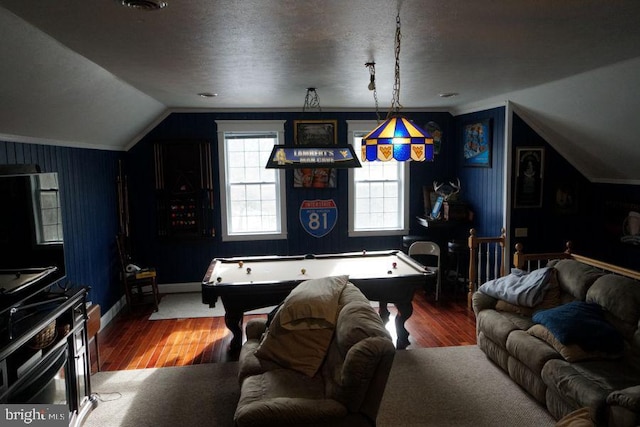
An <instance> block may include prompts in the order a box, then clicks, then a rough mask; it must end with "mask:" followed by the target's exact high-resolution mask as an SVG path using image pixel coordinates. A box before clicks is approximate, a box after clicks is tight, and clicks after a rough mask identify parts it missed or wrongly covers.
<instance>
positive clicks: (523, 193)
mask: <svg viewBox="0 0 640 427" xmlns="http://www.w3.org/2000/svg"><path fill="white" fill-rule="evenodd" d="M516 168H517V169H516V192H515V200H514V201H515V203H514V206H515V207H516V208H540V207H542V183H543V178H544V148H543V147H520V148H517V149H516Z"/></svg>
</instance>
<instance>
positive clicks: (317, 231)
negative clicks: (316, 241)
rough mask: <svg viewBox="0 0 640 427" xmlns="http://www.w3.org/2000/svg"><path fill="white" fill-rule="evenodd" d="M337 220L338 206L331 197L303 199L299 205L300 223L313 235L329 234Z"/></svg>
mask: <svg viewBox="0 0 640 427" xmlns="http://www.w3.org/2000/svg"><path fill="white" fill-rule="evenodd" d="M337 221H338V207H337V206H336V202H335V201H334V200H333V199H329V200H303V201H302V204H301V205H300V223H302V227H303V228H304V229H305V231H306V232H307V233H309V234H311V235H312V236H313V237H322V236H326V235H327V234H329V232H330V231H331V230H332V229H333V227H334V226H335V225H336V222H337Z"/></svg>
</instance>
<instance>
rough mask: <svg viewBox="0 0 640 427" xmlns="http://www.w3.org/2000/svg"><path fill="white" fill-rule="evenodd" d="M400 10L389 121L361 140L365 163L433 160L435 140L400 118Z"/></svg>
mask: <svg viewBox="0 0 640 427" xmlns="http://www.w3.org/2000/svg"><path fill="white" fill-rule="evenodd" d="M401 39H402V33H401V32H400V10H399V8H398V15H397V16H396V37H395V54H396V68H395V81H394V84H393V98H392V100H391V109H390V110H389V113H388V114H387V119H386V120H385V121H384V122H383V123H382V124H380V125H378V126H377V127H376V128H375V129H374V130H372V131H371V132H369V133H368V134H367V135H365V136H364V137H363V138H362V160H363V161H365V162H366V161H375V160H380V161H388V160H391V159H395V160H398V161H402V162H403V161H408V160H415V161H419V162H422V161H424V160H433V138H432V137H431V135H429V133H428V132H427V131H425V130H423V129H421V128H420V127H418V126H417V125H415V124H414V123H413V122H412V121H410V120H409V119H407V118H405V117H403V116H401V115H400V108H402V105H400V40H401Z"/></svg>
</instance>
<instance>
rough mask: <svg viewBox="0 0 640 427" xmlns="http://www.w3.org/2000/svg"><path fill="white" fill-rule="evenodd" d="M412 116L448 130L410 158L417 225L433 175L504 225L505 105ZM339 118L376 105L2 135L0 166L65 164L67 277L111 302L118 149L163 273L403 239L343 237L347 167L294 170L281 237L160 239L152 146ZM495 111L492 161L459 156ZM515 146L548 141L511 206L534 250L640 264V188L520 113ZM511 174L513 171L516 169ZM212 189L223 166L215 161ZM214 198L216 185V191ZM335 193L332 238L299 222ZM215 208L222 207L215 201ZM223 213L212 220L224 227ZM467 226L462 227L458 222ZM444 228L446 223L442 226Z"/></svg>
mask: <svg viewBox="0 0 640 427" xmlns="http://www.w3.org/2000/svg"><path fill="white" fill-rule="evenodd" d="M407 115H408V116H409V117H410V118H412V119H414V120H415V122H416V123H418V124H420V125H424V124H425V123H427V122H428V121H435V122H436V123H438V124H439V125H440V126H441V128H442V130H443V132H444V136H443V145H442V152H441V154H440V155H439V156H437V157H436V159H435V161H434V162H425V163H411V164H410V173H411V189H410V211H411V212H410V217H411V218H412V221H411V229H410V233H411V234H424V233H425V229H424V228H422V227H421V226H420V225H418V223H417V221H415V219H414V218H415V216H417V215H422V214H423V211H424V208H423V200H422V187H423V185H426V186H431V185H432V182H433V181H434V180H438V181H440V182H442V181H448V180H452V179H455V178H456V177H459V178H460V180H461V182H462V188H463V190H462V192H461V197H462V199H464V200H466V201H468V202H469V203H470V205H471V208H472V209H473V210H474V212H475V222H474V224H472V225H473V226H474V227H475V228H477V229H478V234H479V235H485V236H486V235H497V234H498V233H499V230H500V228H501V227H502V226H503V224H504V218H503V216H502V206H503V204H504V200H503V199H504V197H503V190H502V188H503V186H504V180H505V177H504V173H503V164H504V155H505V153H504V143H503V141H504V108H496V109H491V110H486V111H482V112H477V113H473V114H467V115H463V116H458V117H456V118H453V117H451V115H449V114H448V113H412V114H407ZM305 118H306V119H337V120H338V138H339V142H340V143H345V142H346V138H347V124H346V120H375V117H374V115H372V114H371V113H328V112H327V113H313V114H312V115H309V114H307V115H305V114H303V113H260V114H258V113H255V114H241V113H233V114H232V113H226V114H222V113H219V114H215V113H181V114H172V115H170V116H169V117H168V118H167V119H165V120H164V121H163V122H162V123H160V124H159V125H158V126H157V127H156V128H155V129H153V130H152V131H151V132H150V133H149V134H148V135H147V136H146V137H145V138H144V139H143V140H142V141H141V142H139V143H138V144H136V146H135V147H133V148H132V149H131V150H130V151H129V152H128V153H120V152H110V151H101V150H92V149H80V148H68V147H58V146H49V145H38V144H21V143H13V142H2V141H0V164H38V165H40V167H41V169H42V171H43V172H58V173H59V176H60V184H61V197H62V202H63V209H64V212H63V216H64V231H65V260H66V263H67V277H68V280H69V281H70V282H71V283H74V284H82V285H89V286H91V291H90V298H91V299H92V300H93V301H94V302H97V303H99V304H101V305H102V307H103V311H106V310H108V309H109V308H110V307H111V306H112V305H113V304H114V303H115V302H116V301H117V300H119V299H120V297H121V296H122V290H121V287H120V284H119V282H118V276H117V257H116V251H115V245H114V237H115V234H116V233H117V230H118V220H117V212H116V176H117V172H118V161H119V160H120V159H122V160H123V161H124V166H125V170H126V173H127V175H128V179H129V192H130V205H131V230H132V239H133V245H134V250H135V255H136V260H137V261H138V262H139V263H140V264H146V265H153V266H156V268H157V269H158V274H159V281H160V283H180V282H199V281H200V280H201V279H202V277H203V275H204V272H205V270H206V267H207V266H208V264H209V262H210V261H211V259H212V258H214V257H216V256H234V255H240V254H301V253H310V252H315V253H323V252H340V251H351V250H355V251H359V250H361V249H363V248H366V249H368V250H374V249H382V248H398V249H400V248H402V239H401V237H400V236H395V237H378V238H349V237H347V203H348V197H349V195H348V194H347V172H346V170H340V171H339V174H338V186H337V188H336V189H322V190H318V189H316V190H310V189H297V188H296V189H294V188H293V183H292V181H293V179H292V172H290V171H289V172H287V198H288V202H289V203H288V206H289V208H288V211H287V215H288V220H289V223H288V228H289V239H288V240H286V241H277V240H276V241H258V242H224V243H223V242H222V241H221V240H220V237H219V236H216V237H214V238H211V239H203V240H169V239H164V240H163V239H159V238H157V237H156V215H155V189H154V164H153V144H154V143H157V142H160V143H161V142H163V141H165V142H170V141H175V140H199V141H203V140H204V141H210V142H212V144H213V149H212V158H213V165H214V168H215V167H216V165H217V164H218V154H217V136H216V125H215V120H218V119H220V120H241V119H247V120H269V119H273V120H286V121H287V123H286V125H285V139H286V143H287V144H290V143H291V141H292V140H293V130H292V122H293V120H296V119H305ZM485 118H489V119H491V124H492V131H493V132H492V133H493V137H492V140H493V145H492V150H493V151H492V161H491V167H490V168H471V167H464V166H463V165H462V151H461V144H460V143H459V141H461V140H462V126H463V125H464V124H465V123H468V122H469V121H474V120H482V119H485ZM512 132H513V141H514V150H513V151H514V155H515V147H517V146H542V147H545V156H546V157H545V180H544V188H543V195H544V201H543V207H542V208H528V209H522V208H520V209H510V212H511V215H512V229H511V231H510V232H511V233H512V234H511V235H513V228H515V227H527V228H528V229H529V237H528V238H526V239H519V241H521V242H522V243H524V244H525V248H526V249H527V250H528V251H529V252H534V251H545V252H546V251H556V250H559V249H561V248H563V247H564V243H565V241H566V240H572V241H573V242H574V247H575V248H576V251H577V252H579V253H584V254H586V255H592V256H596V257H599V258H602V259H605V260H608V261H610V262H615V263H618V264H621V265H626V266H628V267H631V268H635V269H640V265H639V260H640V246H634V245H630V244H628V243H621V242H620V236H621V233H622V230H621V227H622V220H623V219H624V217H625V216H626V215H627V213H628V211H630V210H636V211H640V186H631V185H613V184H591V183H589V182H588V181H587V180H586V179H585V178H584V177H583V176H582V175H580V174H579V172H577V171H576V170H575V168H573V167H572V166H571V165H570V164H569V163H568V162H567V161H566V160H565V159H563V158H562V156H560V155H559V154H558V153H557V152H555V150H553V148H552V147H551V146H549V145H548V144H547V143H546V141H544V140H543V139H542V138H541V137H540V136H539V135H537V134H536V133H535V132H534V131H533V130H532V129H531V128H530V127H529V126H527V124H526V123H525V122H524V121H522V120H521V119H520V118H518V117H517V116H514V122H513V127H512ZM514 175H515V174H514ZM213 178H214V184H215V186H216V188H217V185H218V175H217V170H214V177H213ZM560 183H563V184H564V183H568V184H569V185H570V187H571V188H573V189H574V190H573V191H574V194H575V200H576V204H575V208H572V209H569V210H567V209H558V208H557V206H556V205H555V192H556V190H557V187H558V184H560ZM215 198H216V206H220V203H221V201H220V194H219V192H218V191H217V190H216V194H215ZM316 198H319V199H334V200H335V201H336V203H337V204H338V209H339V222H338V224H337V225H336V227H335V228H334V230H333V231H332V232H331V233H330V234H329V235H327V236H325V237H323V238H320V239H317V238H314V237H311V236H310V235H308V234H307V233H306V232H304V231H303V230H302V228H301V226H300V224H299V222H298V209H299V206H300V203H301V201H302V200H305V199H316ZM217 212H219V211H217ZM220 224H221V218H220V215H219V214H217V215H216V218H215V227H216V229H217V230H220ZM462 231H463V234H465V235H466V233H467V230H466V229H465V230H462ZM447 233H449V232H448V231H447Z"/></svg>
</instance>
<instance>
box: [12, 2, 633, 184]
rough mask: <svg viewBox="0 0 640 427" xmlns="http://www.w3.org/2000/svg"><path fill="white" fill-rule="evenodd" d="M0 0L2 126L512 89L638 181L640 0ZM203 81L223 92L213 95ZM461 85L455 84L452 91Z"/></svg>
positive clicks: (439, 102)
mask: <svg viewBox="0 0 640 427" xmlns="http://www.w3.org/2000/svg"><path fill="white" fill-rule="evenodd" d="M166 1H167V3H168V6H167V7H166V8H164V9H161V10H157V11H143V10H139V9H131V8H126V7H124V6H122V5H121V2H120V1H115V0H64V1H40V0H0V57H1V58H2V60H1V61H0V102H1V104H0V140H5V141H22V142H38V143H45V144H61V145H68V146H82V147H93V148H98V149H110V150H124V149H127V148H129V147H130V146H131V145H132V144H135V142H136V141H138V140H139V139H140V138H141V137H142V136H143V135H144V134H145V133H146V132H147V131H148V130H149V129H151V128H152V127H153V126H155V125H156V124H157V123H158V122H159V121H160V120H162V119H163V118H164V117H166V115H167V114H169V113H170V112H173V111H260V110H263V111H301V109H302V105H303V103H304V96H305V93H306V88H308V87H315V88H317V93H318V95H319V97H320V103H321V106H322V110H323V111H348V110H358V111H369V110H372V108H373V105H374V101H373V96H372V92H371V91H369V90H368V89H367V85H368V83H369V71H368V70H367V68H366V67H365V66H364V64H365V63H366V62H375V63H376V82H377V92H378V97H379V100H380V108H381V110H382V111H384V112H386V110H387V109H388V108H389V104H390V101H391V94H392V85H393V71H394V51H393V46H394V32H395V27H396V19H395V16H396V12H397V10H398V7H399V8H400V17H401V22H402V50H401V53H400V65H401V92H400V103H401V104H402V105H403V107H404V108H405V109H406V110H420V111H426V110H434V111H449V112H451V113H452V114H461V113H465V112H469V111H475V110H481V109H486V108H491V107H494V106H496V105H504V104H505V102H507V101H509V103H510V105H512V106H513V108H514V110H515V111H516V112H518V113H519V114H520V115H521V116H522V117H523V118H524V119H525V120H527V121H528V122H529V123H530V124H532V125H533V126H534V128H536V129H537V130H538V131H539V132H540V133H541V134H542V135H543V136H544V137H545V138H547V140H548V141H549V142H550V143H551V144H552V145H553V146H554V147H555V148H556V149H558V151H560V152H561V153H562V154H563V155H564V156H565V157H567V158H568V159H569V160H570V161H571V162H572V163H573V164H574V165H575V166H576V167H577V168H578V169H579V170H581V171H582V172H583V173H584V174H585V176H587V178H589V179H591V180H592V181H594V182H617V183H635V184H640V167H638V165H639V164H640V141H639V140H638V139H639V135H640V120H638V114H639V113H640V25H638V23H640V2H638V1H637V0H616V1H608V0H564V1H554V0H531V1H511V0H502V1H500V0H476V1H473V2H470V1H465V0H450V1H446V2H442V1H436V0H404V1H399V2H393V1H389V0H349V1H344V0H222V1H202V0H166ZM201 92H209V93H215V94H217V96H215V97H210V98H203V97H200V96H198V94H199V93H201ZM452 92H455V93H458V95H457V96H455V97H448V98H445V97H441V96H439V95H440V94H442V93H452Z"/></svg>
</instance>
